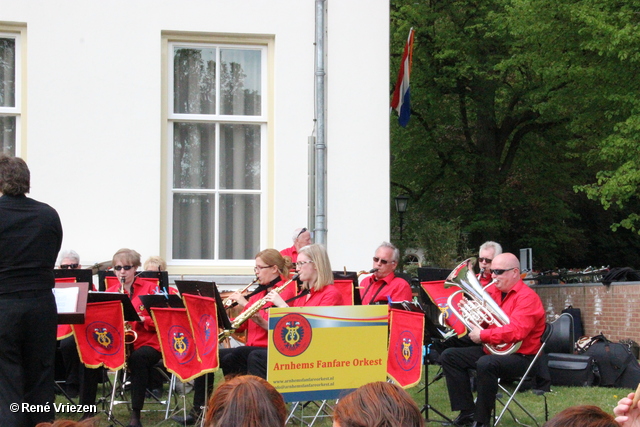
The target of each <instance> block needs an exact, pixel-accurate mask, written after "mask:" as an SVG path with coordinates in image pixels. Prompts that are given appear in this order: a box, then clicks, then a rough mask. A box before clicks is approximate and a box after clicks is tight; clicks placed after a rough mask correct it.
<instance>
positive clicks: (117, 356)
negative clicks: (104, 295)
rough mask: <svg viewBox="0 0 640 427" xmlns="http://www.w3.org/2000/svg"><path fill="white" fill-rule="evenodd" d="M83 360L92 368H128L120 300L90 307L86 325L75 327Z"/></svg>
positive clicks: (96, 303) (81, 359)
mask: <svg viewBox="0 0 640 427" xmlns="http://www.w3.org/2000/svg"><path fill="white" fill-rule="evenodd" d="M71 327H72V328H73V333H74V334H75V337H76V344H77V345H78V352H79V353H80V361H81V362H82V363H84V364H85V365H86V366H87V367H89V368H98V367H100V366H104V367H106V368H108V369H112V370H117V369H120V368H122V367H123V366H124V315H123V314H122V303H121V302H120V301H108V302H92V303H88V304H87V311H86V313H85V322H84V323H83V324H81V325H71Z"/></svg>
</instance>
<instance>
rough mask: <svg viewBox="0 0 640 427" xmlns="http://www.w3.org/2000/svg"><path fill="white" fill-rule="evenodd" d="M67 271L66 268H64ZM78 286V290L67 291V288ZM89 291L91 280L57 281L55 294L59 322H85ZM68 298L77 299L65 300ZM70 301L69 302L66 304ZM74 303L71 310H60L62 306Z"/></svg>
mask: <svg viewBox="0 0 640 427" xmlns="http://www.w3.org/2000/svg"><path fill="white" fill-rule="evenodd" d="M63 271H65V270H63ZM73 288H77V289H78V290H77V291H75V292H74V291H71V292H70V293H68V294H67V293H66V292H65V290H66V289H69V290H71V289H73ZM88 293H89V282H69V283H64V282H63V283H56V285H55V288H54V294H55V297H56V305H57V306H58V324H59V325H65V324H80V323H84V315H85V313H86V312H87V294H88ZM66 298H75V300H70V301H64V300H65V299H66ZM66 303H69V304H66ZM66 305H72V306H73V307H72V308H71V310H65V309H63V311H60V307H63V306H66Z"/></svg>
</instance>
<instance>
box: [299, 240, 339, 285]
mask: <svg viewBox="0 0 640 427" xmlns="http://www.w3.org/2000/svg"><path fill="white" fill-rule="evenodd" d="M298 253H299V254H305V255H306V256H308V257H309V259H310V260H311V261H313V264H314V265H315V266H316V271H317V272H318V277H317V279H316V282H315V283H314V284H313V290H314V291H316V292H317V291H319V290H321V289H322V288H324V287H325V286H327V285H333V271H332V270H331V262H330V261H329V255H327V250H326V249H325V248H324V246H322V245H319V244H317V243H314V244H312V245H308V246H305V247H303V248H302V249H300V252H298ZM304 286H305V287H306V288H309V283H307V282H305V284H304Z"/></svg>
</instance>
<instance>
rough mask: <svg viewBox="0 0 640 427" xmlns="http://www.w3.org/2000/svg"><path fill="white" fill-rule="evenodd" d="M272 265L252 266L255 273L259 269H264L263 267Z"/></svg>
mask: <svg viewBox="0 0 640 427" xmlns="http://www.w3.org/2000/svg"><path fill="white" fill-rule="evenodd" d="M271 267H273V265H256V266H255V267H253V272H254V273H257V272H259V271H260V270H264V269H265V268H271Z"/></svg>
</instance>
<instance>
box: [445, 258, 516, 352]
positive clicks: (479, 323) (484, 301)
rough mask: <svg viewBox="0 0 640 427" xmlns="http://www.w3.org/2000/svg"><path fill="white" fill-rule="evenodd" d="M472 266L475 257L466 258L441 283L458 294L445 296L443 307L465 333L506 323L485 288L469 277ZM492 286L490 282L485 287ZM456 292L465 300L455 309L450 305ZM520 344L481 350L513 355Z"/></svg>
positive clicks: (507, 320)
mask: <svg viewBox="0 0 640 427" xmlns="http://www.w3.org/2000/svg"><path fill="white" fill-rule="evenodd" d="M475 264H476V259H475V258H469V259H467V260H465V261H463V262H461V263H460V264H458V266H457V267H456V268H454V269H453V271H452V272H451V273H450V274H449V277H447V279H446V280H445V282H444V287H445V288H449V287H451V286H457V287H459V288H460V290H459V291H456V292H454V293H452V294H451V295H450V296H449V299H448V301H447V305H448V306H449V308H450V309H451V311H453V312H454V313H455V315H456V316H458V318H459V319H460V321H461V322H462V323H463V324H464V325H465V326H466V327H467V329H468V330H471V329H473V327H478V328H480V329H486V328H487V327H489V326H490V325H495V326H497V327H501V326H505V325H508V324H509V317H508V316H507V315H506V314H505V313H504V311H502V309H501V308H500V306H499V305H498V304H497V303H496V302H495V301H494V300H493V298H491V297H490V296H489V294H488V293H487V292H486V291H485V288H483V287H482V285H480V282H478V278H477V277H476V275H475V274H473V266H474V265H475ZM492 284H493V281H492V282H491V283H489V284H488V285H487V286H486V287H489V286H491V285H492ZM459 293H464V296H465V297H466V299H467V301H466V303H465V304H463V305H462V306H460V307H457V306H456V304H455V303H454V302H453V299H454V298H455V296H456V295H458V294H459ZM521 344H522V341H519V342H517V343H503V344H497V345H492V344H484V346H485V348H486V349H487V350H489V352H491V353H492V354H495V355H508V354H511V353H514V352H516V351H517V350H518V349H519V348H520V345H521Z"/></svg>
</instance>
